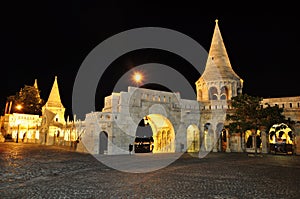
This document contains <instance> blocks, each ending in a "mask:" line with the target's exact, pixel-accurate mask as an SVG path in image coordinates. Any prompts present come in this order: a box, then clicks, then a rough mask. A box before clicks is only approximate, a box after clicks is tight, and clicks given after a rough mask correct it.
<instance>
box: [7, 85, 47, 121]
mask: <svg viewBox="0 0 300 199" xmlns="http://www.w3.org/2000/svg"><path fill="white" fill-rule="evenodd" d="M39 92H40V91H39V90H38V89H37V88H36V87H34V86H28V85H25V86H24V88H21V90H20V91H19V92H17V93H16V95H13V96H9V97H8V98H7V101H13V103H14V106H16V105H21V106H22V110H21V111H17V110H16V112H22V113H26V114H36V115H41V114H42V106H43V105H44V100H43V99H41V98H40V95H39Z"/></svg>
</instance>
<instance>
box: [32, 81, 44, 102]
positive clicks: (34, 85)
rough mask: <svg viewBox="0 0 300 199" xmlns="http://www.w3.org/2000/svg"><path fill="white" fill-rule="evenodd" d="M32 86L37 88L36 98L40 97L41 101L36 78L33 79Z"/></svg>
mask: <svg viewBox="0 0 300 199" xmlns="http://www.w3.org/2000/svg"><path fill="white" fill-rule="evenodd" d="M33 87H34V88H35V89H36V90H37V98H38V99H40V101H39V102H41V101H42V99H41V96H40V91H39V88H38V84H37V79H35V80H34V84H33Z"/></svg>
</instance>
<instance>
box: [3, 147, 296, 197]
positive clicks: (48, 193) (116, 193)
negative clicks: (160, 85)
mask: <svg viewBox="0 0 300 199" xmlns="http://www.w3.org/2000/svg"><path fill="white" fill-rule="evenodd" d="M128 156H129V155H128ZM132 157H134V155H132ZM0 176H1V178H0V198H1V199H6V198H18V199H19V198H295V199H296V198H300V189H299V185H300V178H299V177H300V156H297V155H288V156H286V155H271V154H264V155H262V156H261V155H258V156H256V157H254V156H249V155H248V154H247V153H209V154H208V155H207V156H205V157H204V158H201V159H200V158H197V157H194V156H191V155H189V154H183V155H182V156H181V157H180V158H179V159H178V160H176V161H175V162H173V163H171V164H170V165H169V166H167V167H165V168H162V169H159V170H155V171H152V172H147V173H129V172H122V171H118V170H115V169H113V168H110V167H108V166H106V165H104V164H102V163H101V162H99V161H97V160H96V159H95V158H94V157H93V156H92V155H90V154H84V153H78V152H75V151H72V150H71V149H70V148H67V147H65V148H63V147H58V146H45V145H39V144H24V143H13V142H5V143H0Z"/></svg>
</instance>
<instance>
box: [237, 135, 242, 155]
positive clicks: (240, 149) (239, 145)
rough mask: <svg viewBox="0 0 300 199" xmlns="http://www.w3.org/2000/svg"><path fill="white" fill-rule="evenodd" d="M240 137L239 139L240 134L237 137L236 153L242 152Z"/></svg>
mask: <svg viewBox="0 0 300 199" xmlns="http://www.w3.org/2000/svg"><path fill="white" fill-rule="evenodd" d="M242 139H243V138H242V137H241V133H240V135H239V136H238V137H237V145H238V146H237V151H238V152H243V149H242V146H241V142H242Z"/></svg>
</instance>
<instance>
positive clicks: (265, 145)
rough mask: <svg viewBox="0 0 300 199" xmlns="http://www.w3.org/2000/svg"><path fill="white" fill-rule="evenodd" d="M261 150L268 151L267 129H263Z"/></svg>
mask: <svg viewBox="0 0 300 199" xmlns="http://www.w3.org/2000/svg"><path fill="white" fill-rule="evenodd" d="M261 145H262V148H261V152H262V153H268V147H267V146H268V143H267V134H266V131H265V130H261Z"/></svg>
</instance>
